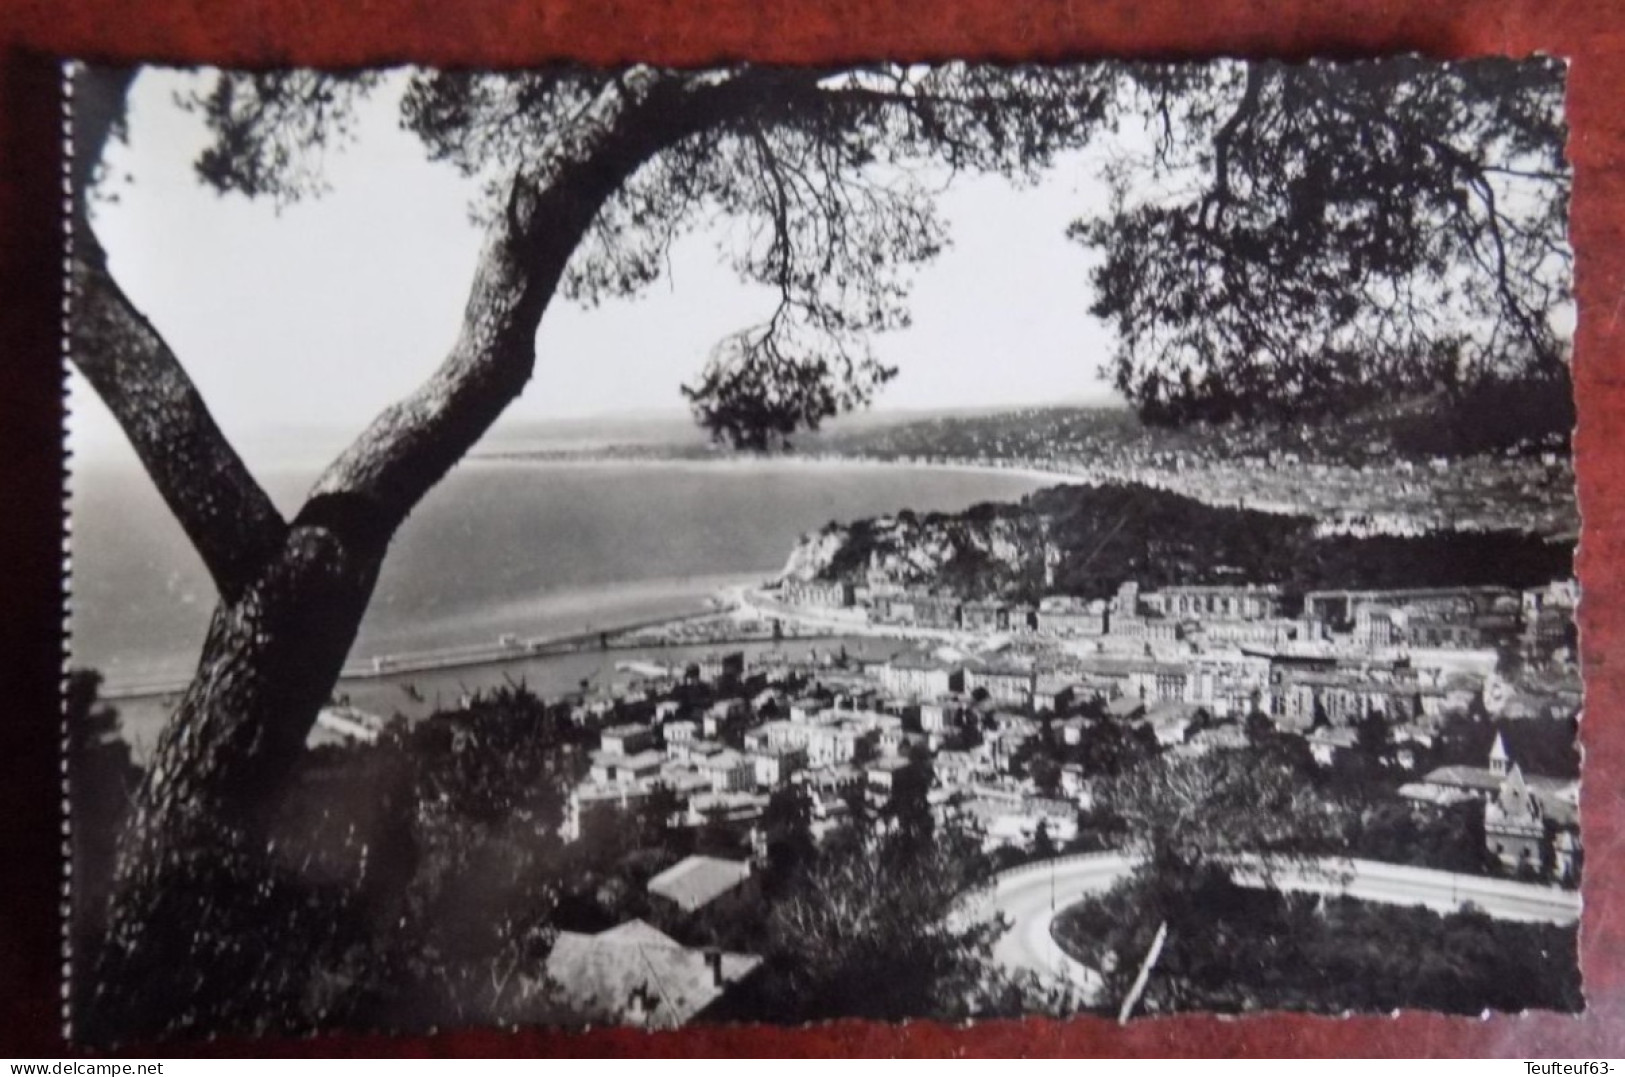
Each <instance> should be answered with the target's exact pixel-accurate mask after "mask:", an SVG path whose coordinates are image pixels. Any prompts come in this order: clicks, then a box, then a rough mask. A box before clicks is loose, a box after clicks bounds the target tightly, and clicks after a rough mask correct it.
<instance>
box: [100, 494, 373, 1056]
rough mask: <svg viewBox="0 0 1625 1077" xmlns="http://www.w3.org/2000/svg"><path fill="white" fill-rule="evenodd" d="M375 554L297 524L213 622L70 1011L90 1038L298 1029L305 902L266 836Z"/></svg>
mask: <svg viewBox="0 0 1625 1077" xmlns="http://www.w3.org/2000/svg"><path fill="white" fill-rule="evenodd" d="M309 515H311V514H310V513H308V512H307V513H306V516H307V517H308V516H309ZM382 555H383V549H382V546H381V544H379V543H378V542H377V541H375V540H369V538H368V537H367V536H366V535H365V534H361V535H357V534H355V533H354V529H352V528H347V527H346V526H345V525H344V522H341V521H332V522H326V523H321V524H317V523H310V522H300V521H296V522H295V523H294V525H293V526H292V527H291V528H290V529H289V532H288V536H287V540H286V542H285V543H284V545H283V548H282V550H281V551H280V553H279V554H278V556H277V557H276V559H275V561H274V562H273V563H272V565H271V566H270V567H269V569H268V570H267V571H266V572H265V574H264V575H263V576H262V577H261V579H260V580H259V581H258V582H257V583H256V584H254V585H253V586H252V587H250V588H249V589H248V590H247V591H246V592H245V593H244V594H242V595H241V596H240V597H239V598H238V599H237V600H235V601H230V602H228V601H224V600H223V601H222V602H221V603H220V605H219V606H218V607H217V609H216V610H215V613H214V617H213V621H212V623H211V624H210V627H209V632H208V636H207V639H206V641H205V643H204V647H203V654H202V657H201V660H200V662H199V665H198V671H197V674H196V676H195V677H194V679H193V681H192V683H191V685H190V686H189V687H188V689H187V691H186V694H185V696H184V697H183V699H182V701H181V704H180V707H179V709H178V710H177V711H176V713H175V715H174V717H173V718H172V719H171V720H170V722H169V724H168V725H167V726H166V727H165V730H164V733H163V735H162V737H161V738H160V740H159V743H158V746H157V751H156V753H155V755H154V757H153V761H152V764H151V768H150V770H149V772H148V775H147V779H146V782H145V785H144V787H143V789H142V791H141V796H140V800H139V803H138V805H137V810H136V813H135V817H134V819H133V820H132V822H131V825H130V827H129V828H128V830H127V831H126V834H125V837H124V841H123V844H122V847H121V849H120V855H119V865H118V874H117V879H116V882H115V888H114V898H113V904H112V908H111V923H110V928H109V931H108V935H107V939H106V941H105V943H104V945H103V948H102V951H101V953H100V955H99V961H98V962H97V965H96V968H95V970H94V976H95V982H94V987H93V988H92V991H91V993H90V995H89V996H88V997H87V998H86V1000H85V1001H86V1002H87V1003H88V1010H87V1012H86V1013H85V1018H86V1025H87V1027H86V1029H85V1031H86V1032H88V1033H89V1034H90V1035H91V1036H93V1037H94V1038H96V1039H98V1040H101V1039H125V1038H141V1039H144V1038H149V1037H157V1036H162V1035H167V1034H174V1033H184V1032H187V1031H198V1032H208V1031H215V1030H220V1029H232V1028H237V1029H248V1030H254V1029H261V1028H264V1029H269V1028H272V1027H277V1026H286V1025H287V1024H290V1023H295V1024H296V1023H298V1021H299V1020H300V1015H299V1014H298V1012H297V1011H298V1009H299V996H300V995H301V993H302V991H303V985H302V983H301V982H300V981H299V972H300V968H299V966H300V965H301V964H302V962H301V960H300V959H301V957H302V956H303V955H302V954H301V953H300V947H299V945H298V943H299V939H298V938H297V935H298V934H299V933H300V925H301V924H302V923H303V922H304V921H305V920H306V918H307V917H308V915H309V914H310V913H311V912H312V911H314V910H313V909H312V908H310V907H309V906H310V904H311V902H312V901H314V900H316V896H315V895H313V894H311V893H308V892H304V889H303V888H302V886H301V881H300V879H299V878H298V873H297V870H296V866H293V865H284V864H280V863H279V862H278V860H277V852H276V850H275V848H274V847H273V846H272V843H271V841H270V831H269V826H270V822H271V819H272V816H273V815H274V813H275V811H276V809H277V806H278V802H279V797H280V796H281V795H282V793H283V791H284V790H285V788H286V786H287V783H288V779H289V776H290V774H291V773H292V771H293V769H294V767H295V766H296V765H297V764H298V762H299V759H300V757H301V754H302V752H303V750H304V744H305V739H306V737H307V736H308V735H309V732H310V729H311V727H312V725H313V724H314V722H315V718H316V715H317V713H318V712H319V710H320V708H321V707H322V706H323V705H324V704H325V703H326V702H327V700H328V698H329V695H330V693H331V692H332V690H333V686H334V684H335V683H336V681H337V679H338V675H339V672H340V670H341V668H342V666H343V663H344V659H345V656H346V655H347V654H348V652H349V649H350V645H351V643H352V642H353V640H354V638H355V634H356V630H357V628H358V627H359V625H360V622H361V616H362V614H363V612H364V611H365V609H366V606H367V601H368V599H369V598H370V596H371V593H372V589H373V585H374V583H375V582H376V580H377V577H378V569H379V565H380V564H381V562H382ZM279 981H280V982H279Z"/></svg>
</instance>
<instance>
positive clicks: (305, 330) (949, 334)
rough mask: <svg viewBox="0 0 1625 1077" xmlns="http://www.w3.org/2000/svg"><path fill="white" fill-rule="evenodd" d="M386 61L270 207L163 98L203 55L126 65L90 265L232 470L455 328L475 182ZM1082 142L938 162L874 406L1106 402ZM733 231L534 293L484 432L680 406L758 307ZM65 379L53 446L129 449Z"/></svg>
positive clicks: (178, 89)
mask: <svg viewBox="0 0 1625 1077" xmlns="http://www.w3.org/2000/svg"><path fill="white" fill-rule="evenodd" d="M404 71H405V69H396V70H394V71H392V72H389V73H387V74H386V75H385V84H384V86H383V87H382V88H381V89H380V90H379V92H378V93H377V94H376V95H375V96H374V97H373V98H371V99H369V100H367V101H365V102H363V104H362V105H361V107H360V108H359V110H358V112H357V115H356V117H355V126H354V131H355V134H356V140H355V142H354V144H353V145H350V146H347V147H344V148H342V149H333V150H331V151H330V152H328V153H327V154H326V155H325V156H326V160H325V161H324V166H325V173H326V176H327V179H328V181H329V186H330V190H329V191H328V193H326V194H324V195H323V196H321V197H319V198H315V199H309V200H305V201H300V202H296V203H294V204H292V205H289V206H286V207H283V208H281V209H278V208H277V207H275V206H273V205H272V204H270V203H269V201H250V200H248V199H245V198H242V197H240V196H236V195H231V196H222V195H219V194H217V193H215V192H214V191H213V190H211V189H209V188H207V187H206V186H204V185H203V184H202V183H200V182H199V181H198V179H197V176H196V174H195V171H194V166H193V162H194V161H195V160H196V158H197V156H198V153H199V152H200V151H201V150H202V149H203V148H204V146H205V145H206V144H207V142H208V136H207V133H206V131H205V130H204V127H203V122H202V119H201V118H200V117H199V116H197V115H195V114H193V113H191V112H188V111H187V110H186V109H184V108H183V107H181V106H180V105H179V104H178V103H177V97H178V95H183V94H184V93H186V92H188V91H189V90H192V89H194V88H195V87H196V85H198V83H195V82H194V81H193V80H194V79H196V78H201V77H206V75H207V72H206V71H205V72H198V73H193V72H189V71H183V70H175V69H167V68H153V67H149V68H144V69H143V70H142V73H141V75H140V77H139V78H138V79H137V81H136V83H135V85H134V87H133V88H132V92H131V98H130V111H129V117H128V137H127V139H126V140H124V141H121V142H117V143H114V144H112V145H110V146H109V148H108V160H107V170H106V172H107V177H108V178H107V179H106V180H104V181H103V183H102V184H101V185H100V186H99V188H98V195H97V201H96V204H95V208H94V216H95V225H96V230H97V234H98V236H99V237H100V239H101V241H102V244H103V246H104V247H105V249H106V251H107V254H108V259H109V263H110V265H111V266H112V267H113V270H114V272H115V273H116V274H117V276H118V279H119V281H120V284H121V286H122V287H123V288H124V290H125V291H126V293H127V294H128V295H129V296H130V298H131V300H132V301H133V302H134V304H135V305H136V307H137V308H138V309H140V310H141V311H142V313H143V314H144V315H146V316H147V317H148V318H149V319H150V320H151V321H152V323H153V324H154V325H155V326H156V327H157V328H158V329H159V331H160V332H161V333H163V335H164V337H165V339H166V340H167V341H168V342H169V343H170V344H171V346H172V347H173V348H174V351H175V354H176V355H177V356H178V357H179V359H180V361H181V363H182V365H184V366H185V367H186V369H187V372H188V373H189V374H190V376H191V377H192V379H193V381H194V382H195V383H196V385H197V387H198V389H199V391H200V392H201V393H202V395H203V398H204V400H205V401H206V402H207V404H208V406H209V408H210V410H211V412H212V413H213V414H214V416H215V418H216V420H217V421H218V423H219V424H220V426H221V428H222V430H223V431H224V432H225V433H226V435H227V436H228V438H230V439H231V440H232V441H233V442H234V443H236V444H237V445H238V446H239V447H240V448H241V449H242V451H243V454H244V456H245V457H246V458H247V459H248V462H249V464H250V466H259V465H263V464H266V463H271V462H273V461H272V460H271V459H270V458H269V457H261V456H260V454H259V453H258V451H257V446H259V445H260V444H261V443H262V442H264V441H266V440H270V441H273V442H277V441H286V440H288V437H287V434H286V432H287V431H305V430H309V431H318V432H332V436H328V437H324V438H320V439H319V444H311V445H307V446H304V449H305V451H308V452H311V453H314V452H317V451H318V450H319V451H322V452H327V451H333V452H336V451H337V450H338V449H340V448H342V446H343V445H344V444H346V443H347V442H348V440H349V438H350V437H353V436H354V435H355V434H357V433H359V432H360V431H361V430H362V429H363V428H364V426H365V424H366V423H367V422H369V421H370V420H371V419H372V418H373V417H374V416H375V415H377V414H378V413H379V412H380V411H381V410H382V409H383V408H385V407H386V406H388V405H389V404H390V403H392V402H394V401H396V400H398V399H400V398H401V397H403V396H404V395H406V394H407V393H409V392H410V391H412V390H413V389H415V388H416V387H417V386H418V385H419V384H420V383H421V382H422V380H423V379H424V378H425V377H426V376H427V375H428V374H429V373H430V372H431V371H432V370H433V369H434V368H435V367H436V366H437V365H438V364H439V362H440V361H441V359H442V357H443V356H444V355H445V354H446V352H447V350H448V349H449V348H450V346H451V344H452V343H453V341H454V339H455V337H456V334H457V329H458V323H459V320H460V316H461V314H462V310H463V304H464V301H465V298H466V295H467V290H468V287H469V284H470V282H471V281H472V279H473V272H474V267H475V264H476V261H477V258H478V254H479V248H480V246H481V244H482V242H483V238H484V237H483V232H482V230H481V229H480V228H479V227H478V226H476V225H475V224H474V223H472V222H471V221H470V219H469V207H470V205H471V204H472V203H473V202H474V201H475V200H476V196H477V183H476V181H473V180H470V179H468V178H466V177H463V176H461V175H459V174H458V173H457V171H456V170H455V169H453V168H450V167H447V166H446V165H444V164H441V163H435V162H432V161H430V160H429V159H428V154H427V153H426V151H425V150H424V148H423V147H422V146H421V145H420V144H419V143H418V142H417V140H416V139H415V138H414V137H413V136H412V135H410V134H409V133H407V132H405V131H403V130H402V129H401V127H400V124H399V120H398V111H397V105H398V100H399V94H400V90H401V87H402V85H403V84H404ZM1102 152H1104V150H1102ZM1102 160H1103V157H1102V156H1101V154H1100V153H1097V152H1096V151H1093V150H1091V151H1088V152H1084V153H1076V154H1071V155H1068V156H1065V157H1063V158H1061V159H1059V160H1057V162H1056V163H1055V165H1054V166H1053V167H1052V168H1050V169H1049V170H1047V171H1046V172H1045V173H1044V174H1043V175H1042V176H1041V177H1040V178H1039V180H1038V182H1037V183H1034V184H1030V185H1028V184H1022V183H1019V182H1014V181H1011V180H1009V179H1006V178H1004V177H1001V176H995V175H969V174H967V175H962V176H959V177H956V178H954V179H953V181H952V182H951V184H950V183H948V182H947V180H948V177H947V176H946V175H945V176H944V177H943V181H944V189H943V191H942V193H941V194H940V195H939V196H938V209H939V211H940V213H941V215H942V218H943V220H944V221H945V223H946V225H947V230H948V236H949V244H948V246H947V248H946V249H945V250H943V251H942V253H941V254H940V255H939V256H938V257H937V258H935V259H934V260H932V261H931V262H930V263H929V264H926V265H924V266H922V267H920V268H919V269H918V271H917V272H915V273H914V274H912V279H913V282H914V284H913V288H912V293H911V295H910V298H909V300H908V307H909V311H910V315H911V323H910V325H909V326H908V327H907V328H904V329H899V330H897V331H894V332H887V333H884V334H879V335H876V336H875V337H874V338H873V340H872V343H873V347H874V352H875V355H876V357H877V358H878V359H879V360H880V361H882V362H884V363H886V364H888V365H890V366H893V367H895V368H896V369H897V371H898V374H897V377H896V378H895V379H894V380H893V381H892V382H890V383H889V384H887V385H886V386H884V387H883V389H882V390H881V391H880V393H879V394H878V395H877V398H876V400H875V401H874V405H875V407H876V409H877V410H878V411H883V412H889V411H918V410H940V409H948V408H962V407H973V408H974V407H995V408H1001V409H1002V408H1017V407H1029V406H1038V404H1037V403H1036V402H1039V401H1041V402H1043V403H1045V404H1055V403H1062V402H1070V401H1072V400H1088V401H1094V400H1101V401H1105V400H1108V399H1109V398H1110V397H1111V395H1112V394H1111V390H1110V387H1109V385H1108V383H1107V382H1106V381H1104V380H1103V379H1102V378H1101V377H1100V375H1099V368H1100V367H1101V365H1102V363H1103V361H1104V360H1105V359H1106V357H1107V356H1108V355H1109V353H1110V351H1111V348H1112V346H1113V341H1114V338H1113V336H1112V334H1111V332H1110V330H1109V329H1108V327H1107V326H1106V325H1105V324H1104V323H1102V322H1100V321H1099V320H1098V319H1096V318H1094V317H1093V316H1092V315H1091V314H1089V312H1088V307H1089V305H1090V300H1091V288H1090V285H1089V279H1088V274H1089V271H1090V269H1091V267H1092V265H1093V264H1094V260H1095V258H1094V255H1093V254H1092V253H1091V252H1089V251H1087V250H1085V249H1084V248H1082V247H1081V246H1079V245H1078V244H1077V243H1075V242H1073V241H1071V240H1069V239H1067V237H1066V229H1067V226H1068V225H1069V224H1070V223H1071V222H1073V221H1074V220H1077V219H1078V218H1080V217H1084V216H1087V215H1089V214H1091V213H1094V212H1096V211H1098V210H1100V209H1102V208H1103V207H1104V206H1105V204H1106V201H1107V198H1108V195H1107V192H1106V188H1105V185H1104V184H1103V183H1102V182H1101V180H1100V178H1099V176H1098V174H1097V173H1098V169H1099V166H1100V164H1101V161H1102ZM732 227H733V225H732V223H731V222H729V221H727V220H725V219H724V220H717V221H713V222H711V224H709V225H706V226H702V227H700V228H698V229H697V230H696V231H694V232H693V233H691V234H689V235H686V236H684V237H683V238H682V239H680V240H679V241H678V242H677V243H676V244H675V246H674V247H673V248H672V251H671V256H670V259H669V263H668V265H667V266H666V267H665V271H664V272H663V273H662V275H661V279H660V280H658V281H656V282H655V283H654V284H652V285H651V286H649V287H647V288H645V289H644V290H643V292H642V293H641V294H640V295H638V296H637V297H635V298H632V299H608V300H605V301H604V302H602V303H600V304H597V305H594V306H585V307H584V306H582V305H580V304H575V303H571V302H567V301H565V300H564V299H563V298H562V297H561V298H559V299H558V300H556V301H555V302H553V303H552V304H551V306H550V307H549V309H548V311H547V314H546V316H545V317H544V318H543V321H542V325H541V329H540V331H539V333H538V335H537V366H536V375H535V378H534V380H533V381H532V382H531V384H530V385H529V386H528V387H527V389H526V391H525V393H524V394H523V395H522V396H521V397H520V398H519V399H518V400H516V401H515V402H514V403H513V404H512V405H511V406H510V407H509V409H508V412H507V414H506V415H505V416H504V418H503V419H502V420H501V421H500V423H499V426H498V431H500V430H501V429H502V428H504V427H511V426H512V424H514V423H528V422H535V421H542V420H554V419H585V420H599V419H615V418H618V417H621V416H623V415H624V414H626V413H628V412H630V413H632V415H634V416H636V415H642V414H645V413H649V412H655V413H665V412H670V413H672V414H674V415H675V414H680V413H682V410H683V406H684V402H683V397H682V395H681V393H680V386H681V385H682V384H683V383H684V382H686V381H690V380H692V379H693V378H694V377H695V376H696V375H697V374H698V373H699V371H700V369H701V367H702V366H703V365H704V363H705V360H706V357H707V356H708V355H709V354H710V352H711V351H712V349H713V348H714V347H715V346H716V345H717V343H718V342H719V341H721V340H723V339H724V338H726V337H728V336H729V335H730V334H732V333H734V332H736V331H738V330H740V329H742V328H744V327H746V326H749V325H752V324H756V323H759V322H761V321H763V320H765V318H766V316H767V314H769V313H771V311H772V309H773V304H774V297H773V295H772V293H771V291H770V290H769V289H766V288H763V287H762V286H760V285H756V284H749V283H743V282H741V281H740V279H739V278H738V277H737V276H736V275H735V273H734V272H733V271H732V270H731V269H729V268H728V266H727V263H728V260H729V253H728V252H729V250H730V246H731V245H732V244H735V243H737V242H738V237H736V236H734V235H733V233H732V231H731V229H732ZM69 383H70V393H71V400H70V407H71V412H72V415H71V419H70V424H69V430H70V444H71V446H72V448H73V450H74V452H75V453H76V454H79V455H82V456H85V457H86V458H87V459H90V458H102V457H105V456H109V455H111V456H119V455H124V456H126V457H128V455H129V453H128V449H127V448H126V447H125V444H124V439H123V437H122V434H121V433H120V431H119V430H118V428H117V424H116V423H115V421H114V420H113V418H112V416H111V414H110V413H108V412H107V410H106V408H105V407H104V406H103V405H102V403H101V401H100V400H98V399H96V398H95V396H94V394H93V393H91V392H90V391H89V390H88V387H87V386H86V385H85V383H84V382H83V381H82V379H80V377H79V376H78V374H77V373H70V377H69ZM268 431H269V432H270V433H271V434H272V435H273V436H272V437H270V438H269V439H267V438H266V437H265V435H266V433H267V432H268ZM340 432H342V434H343V435H344V436H343V438H342V439H341V438H339V437H338V436H337V435H338V434H339V433H340ZM493 434H494V435H496V436H500V434H498V433H497V431H493Z"/></svg>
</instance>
